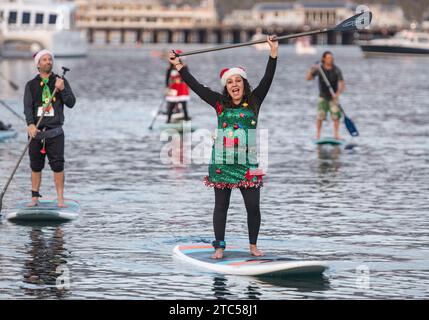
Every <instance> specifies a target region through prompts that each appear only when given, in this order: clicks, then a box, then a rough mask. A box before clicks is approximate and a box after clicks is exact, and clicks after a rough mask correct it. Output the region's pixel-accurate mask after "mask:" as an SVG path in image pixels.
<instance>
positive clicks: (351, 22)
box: [333, 11, 372, 32]
mask: <svg viewBox="0 0 429 320" xmlns="http://www.w3.org/2000/svg"><path fill="white" fill-rule="evenodd" d="M371 21H372V12H371V11H364V12H361V13H358V14H356V15H354V16H353V17H351V18H348V19H347V20H344V21H343V22H341V23H340V24H338V25H337V26H336V27H335V28H334V29H333V30H335V31H341V32H345V31H357V30H358V29H359V30H362V29H365V28H366V27H367V26H369V25H370V24H371Z"/></svg>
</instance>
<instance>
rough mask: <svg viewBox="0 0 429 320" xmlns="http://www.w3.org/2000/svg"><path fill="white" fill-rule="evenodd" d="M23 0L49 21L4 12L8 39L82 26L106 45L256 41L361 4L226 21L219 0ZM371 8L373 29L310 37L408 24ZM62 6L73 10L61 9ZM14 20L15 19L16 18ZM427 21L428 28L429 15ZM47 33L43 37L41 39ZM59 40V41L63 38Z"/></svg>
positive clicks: (393, 12) (241, 14) (368, 33)
mask: <svg viewBox="0 0 429 320" xmlns="http://www.w3.org/2000/svg"><path fill="white" fill-rule="evenodd" d="M0 1H1V2H0V4H1V5H4V3H6V5H7V6H8V8H13V7H16V8H18V9H19V10H21V9H22V7H21V6H20V5H18V3H20V2H21V1H20V0H15V1H14V0H0ZM24 1H25V2H27V3H29V2H32V3H39V4H31V6H33V7H32V8H33V9H36V8H37V7H40V8H44V9H43V10H44V11H46V13H44V16H43V17H44V18H43V19H46V20H43V23H40V13H37V12H36V11H34V10H33V9H31V10H30V11H31V12H30V18H28V12H27V11H26V12H25V13H24V12H22V11H19V12H18V11H17V10H18V9H17V10H15V12H13V10H9V9H8V10H9V11H8V12H12V17H9V13H7V14H8V16H7V17H6V18H5V16H4V15H5V14H6V11H4V12H3V17H2V16H0V21H2V22H0V23H1V26H2V28H3V33H4V34H3V37H5V38H7V37H9V36H7V35H6V34H5V32H4V31H6V33H9V32H10V30H11V29H13V28H15V29H17V28H16V27H18V26H19V28H20V29H21V30H27V32H28V31H30V29H31V31H32V32H33V31H36V30H38V29H40V28H41V27H42V26H43V27H44V28H46V30H51V31H52V30H53V29H56V30H57V31H59V30H58V28H59V29H61V30H63V31H69V30H71V29H73V30H74V29H79V30H81V31H82V32H83V33H84V34H85V35H86V40H87V41H88V42H89V43H95V44H103V45H104V44H109V45H123V44H131V45H135V44H146V43H237V42H244V41H249V40H251V39H252V38H253V37H254V36H255V34H257V32H256V31H257V30H260V33H262V34H277V35H286V34H290V33H296V32H303V31H308V30H313V29H321V28H326V27H331V26H334V25H336V24H337V23H339V22H340V21H343V20H344V19H346V18H348V17H350V16H352V15H353V14H355V13H356V8H357V6H358V4H357V3H354V2H352V1H338V0H337V1H307V0H301V1H283V2H266V3H259V4H256V5H254V6H253V7H252V8H251V9H249V10H233V11H232V12H230V13H229V14H227V15H226V16H225V17H224V18H223V19H222V20H221V19H220V16H219V14H218V12H217V10H216V3H215V0H201V1H200V2H193V3H197V4H195V5H193V6H190V5H185V4H182V5H177V4H169V5H168V4H167V5H166V3H168V2H167V1H161V0H56V1H55V0H24ZM51 1H55V2H51ZM40 3H41V4H40ZM48 3H49V4H48ZM48 7H49V8H48ZM27 8H30V7H27ZM66 8H68V9H66ZM369 9H370V10H371V11H372V12H373V22H372V25H371V28H370V29H369V30H365V31H363V32H359V33H340V32H328V33H323V34H318V35H314V36H312V37H311V39H310V44H311V43H313V44H353V43H355V41H356V40H358V39H371V38H377V37H380V36H387V35H393V34H394V33H396V32H397V31H399V30H402V29H406V28H408V26H409V22H408V21H407V20H406V19H405V17H404V12H403V10H402V8H401V7H398V6H393V5H380V4H372V5H369ZM63 10H68V11H67V13H61V12H60V11H63ZM48 12H55V14H56V15H57V17H59V18H58V20H56V22H55V24H52V23H51V22H52V21H51V22H49V19H50V18H48V17H49V15H50V14H53V13H48ZM14 15H16V17H15V18H14ZM428 16H429V14H428ZM38 17H39V18H38ZM68 17H70V18H68ZM38 19H39V20H38ZM68 19H69V20H68ZM15 20H16V22H13V21H15ZM424 25H427V28H428V29H429V17H428V21H427V23H426V24H424ZM33 33H34V32H33ZM44 37H45V36H43V35H41V36H40V39H43V38H44ZM64 39H65V38H64ZM5 41H8V40H7V39H6V40H5ZM46 41H47V40H46ZM46 41H45V42H46ZM58 41H59V43H60V42H61V39H59V40H58ZM40 42H42V41H39V42H36V43H33V44H34V46H37V45H39V46H40V45H41V44H40ZM55 42H57V41H55ZM283 42H287V41H286V40H285V41H283ZM72 43H74V42H73V41H67V42H66V43H65V45H67V44H69V45H70V46H71V47H73V48H78V46H76V45H72ZM43 46H46V45H43Z"/></svg>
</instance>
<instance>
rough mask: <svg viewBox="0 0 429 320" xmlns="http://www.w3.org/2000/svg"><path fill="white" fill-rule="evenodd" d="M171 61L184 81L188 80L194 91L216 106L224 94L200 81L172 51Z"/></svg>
mask: <svg viewBox="0 0 429 320" xmlns="http://www.w3.org/2000/svg"><path fill="white" fill-rule="evenodd" d="M170 62H171V63H172V64H173V65H174V67H175V68H176V70H177V71H179V73H180V75H181V77H182V79H183V81H185V82H186V84H187V85H188V86H189V88H191V89H192V91H194V92H195V93H196V94H197V95H198V96H199V97H200V98H201V99H202V100H204V101H205V102H207V103H208V104H209V105H211V106H212V107H213V108H216V103H217V102H219V101H220V99H221V98H222V95H221V94H220V93H218V92H215V91H213V90H211V89H210V88H208V87H206V86H204V85H202V84H201V83H199V82H198V80H197V79H195V78H194V76H193V75H192V74H191V73H190V72H189V70H188V68H187V67H185V66H184V65H183V64H182V62H181V61H180V59H179V58H178V57H176V55H175V54H174V53H173V52H172V53H170Z"/></svg>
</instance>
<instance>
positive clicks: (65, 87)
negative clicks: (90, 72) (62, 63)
mask: <svg viewBox="0 0 429 320" xmlns="http://www.w3.org/2000/svg"><path fill="white" fill-rule="evenodd" d="M34 62H35V64H36V67H37V69H38V71H39V74H38V75H37V76H36V77H35V78H34V79H32V80H30V81H28V82H27V84H26V86H25V93H24V114H25V119H26V121H27V126H28V135H29V136H31V137H32V138H33V139H32V141H31V143H30V145H29V149H28V154H29V157H30V168H31V203H29V204H28V206H37V205H38V203H39V202H38V199H39V197H41V195H40V193H39V191H40V184H41V182H42V170H43V168H44V166H45V158H46V155H47V156H48V159H49V165H50V167H51V169H52V171H53V172H54V182H55V187H56V191H57V200H58V206H59V207H65V206H66V205H65V204H64V132H63V129H62V125H63V123H64V105H66V106H67V107H69V108H73V106H74V105H75V103H76V98H75V96H74V94H73V91H72V89H71V87H70V85H69V83H68V81H67V80H66V79H62V78H60V77H58V76H57V75H56V74H54V73H53V72H52V68H53V63H54V55H53V54H52V53H51V52H49V51H48V50H42V51H39V52H38V53H37V54H36V55H35V56H34ZM55 88H56V89H57V90H58V91H57V93H56V94H55V96H54V97H52V92H53V91H54V89H55ZM51 97H52V103H51V105H49V106H47V108H46V110H45V115H44V118H43V120H42V123H41V124H40V126H39V128H36V125H35V124H36V123H37V121H38V119H39V117H40V116H41V115H42V112H43V107H46V104H47V103H49V101H50V99H51Z"/></svg>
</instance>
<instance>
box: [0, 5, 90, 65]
mask: <svg viewBox="0 0 429 320" xmlns="http://www.w3.org/2000/svg"><path fill="white" fill-rule="evenodd" d="M75 11H76V6H75V5H74V4H73V3H58V2H51V1H47V0H37V1H36V0H2V1H1V2H0V30H1V34H2V50H1V53H2V55H3V56H5V57H31V56H32V55H33V54H34V53H35V52H37V51H39V50H40V49H49V50H50V51H52V52H53V53H54V54H55V55H56V56H59V57H65V56H72V57H75V56H85V55H86V54H87V51H88V48H87V41H86V39H85V35H84V32H81V31H78V30H76V29H75Z"/></svg>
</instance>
